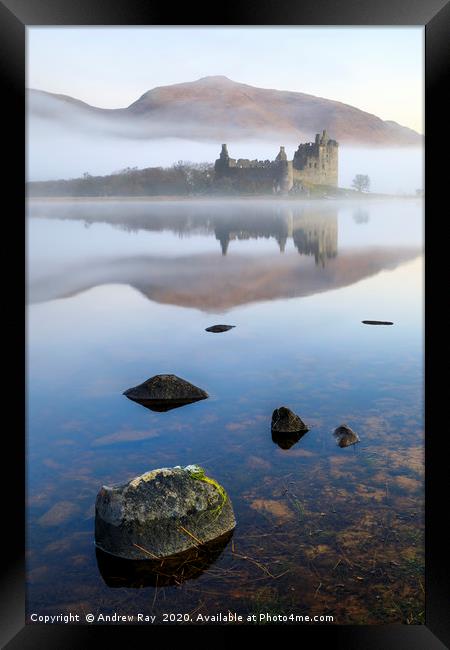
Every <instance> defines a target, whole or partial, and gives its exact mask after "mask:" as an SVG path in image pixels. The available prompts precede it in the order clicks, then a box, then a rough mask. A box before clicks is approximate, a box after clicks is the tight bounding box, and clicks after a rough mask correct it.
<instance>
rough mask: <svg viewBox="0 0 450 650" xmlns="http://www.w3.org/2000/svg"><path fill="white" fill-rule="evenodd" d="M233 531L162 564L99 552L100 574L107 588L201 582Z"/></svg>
mask: <svg viewBox="0 0 450 650" xmlns="http://www.w3.org/2000/svg"><path fill="white" fill-rule="evenodd" d="M232 536H233V531H230V532H228V533H225V535H221V536H220V537H218V538H217V539H215V540H214V541H212V542H208V543H207V544H203V545H202V546H198V547H197V548H191V549H189V550H187V551H183V552H182V553H178V554H177V555H171V556H169V557H167V558H165V559H163V560H152V559H151V558H149V557H148V558H147V559H146V560H124V559H123V558H120V557H114V556H113V555H110V554H109V553H105V552H104V551H101V550H100V549H99V548H96V551H95V555H96V558H97V566H98V569H99V571H100V574H101V576H102V578H103V580H104V581H105V583H106V584H107V585H108V587H122V588H123V587H128V588H141V587H166V586H170V585H179V584H181V583H183V582H186V580H193V579H195V578H198V577H199V576H200V575H201V574H202V573H203V572H204V571H206V570H207V569H208V568H209V567H210V566H211V564H213V563H214V562H215V561H216V560H217V559H218V558H219V556H220V555H221V553H222V552H223V551H224V549H225V547H226V546H227V544H228V542H229V541H230V539H231V538H232Z"/></svg>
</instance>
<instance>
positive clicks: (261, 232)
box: [27, 199, 424, 624]
mask: <svg viewBox="0 0 450 650" xmlns="http://www.w3.org/2000/svg"><path fill="white" fill-rule="evenodd" d="M27 234H28V237H27V249H28V250H27V254H28V291H27V294H28V306H27V309H28V334H27V336H28V355H27V356H28V395H27V412H28V433H27V461H28V465H27V512H28V525H27V529H28V530H27V613H28V620H30V618H29V617H30V615H31V614H32V613H37V614H39V615H55V614H66V613H69V612H71V613H73V614H79V615H80V617H81V621H80V622H81V623H84V622H85V619H84V615H85V614H87V613H93V614H94V615H96V614H100V613H103V614H113V613H114V612H117V613H119V614H131V615H136V614H137V613H139V612H141V613H144V614H148V615H149V614H153V615H156V616H157V617H158V620H159V622H161V620H162V618H161V617H162V614H163V613H191V615H192V617H194V618H195V617H197V616H198V614H203V615H211V614H217V613H219V612H222V613H224V614H226V613H227V612H228V611H229V610H230V611H231V612H236V613H238V614H243V615H247V614H259V613H261V612H262V613H265V612H267V613H269V614H272V615H273V614H285V615H289V614H294V615H297V614H300V615H332V616H334V624H378V623H388V622H401V623H415V624H417V623H423V622H424V481H423V475H424V429H423V204H422V202H421V201H420V200H406V199H405V200H389V201H388V200H386V201H381V200H371V201H369V200H367V201H365V202H363V201H362V202H361V203H357V202H355V201H351V202H350V201H349V202H342V203H340V202H333V201H315V202H306V201H301V202H295V201H288V200H286V201H283V200H277V201H271V200H260V201H255V200H245V201H239V200H233V201H229V202H220V201H206V200H205V201H173V202H171V201H161V202H158V201H145V200H142V201H140V200H135V201H126V200H120V201H113V200H104V201H102V200H98V201H80V200H78V201H71V200H49V201H45V200H35V201H30V202H29V204H28V225H27ZM362 320H382V321H393V323H394V325H392V326H370V325H364V324H362V323H361V321H362ZM217 323H226V324H231V325H235V326H236V327H235V328H234V329H232V330H230V331H228V332H225V333H221V334H213V333H209V332H206V331H205V328H206V327H208V326H210V325H214V324H217ZM165 373H167V374H176V375H178V376H180V377H183V378H184V379H186V380H188V381H190V382H191V383H193V384H195V385H197V386H199V387H200V388H202V389H204V390H206V391H207V392H208V393H209V395H210V397H209V399H206V400H203V401H200V402H197V403H195V404H190V405H187V406H184V407H182V408H178V409H175V410H171V411H168V412H165V413H156V412H152V411H149V410H148V409H146V408H144V407H143V406H141V405H139V404H137V403H134V402H132V401H130V400H128V399H127V398H126V397H124V396H123V395H122V393H123V391H124V390H126V389H127V388H129V387H130V386H135V385H137V384H140V383H141V382H143V381H144V380H146V379H147V378H149V377H151V376H153V375H156V374H165ZM279 406H287V407H289V408H291V409H292V410H293V411H295V412H296V413H297V414H298V415H299V416H300V417H301V418H302V419H303V420H304V421H305V422H306V423H307V424H308V425H309V427H310V431H309V432H308V433H307V434H306V435H304V436H303V437H302V438H301V439H300V440H299V441H298V442H297V443H296V444H294V445H293V446H291V447H290V448H289V449H283V448H282V447H280V446H279V445H278V444H277V443H276V441H273V440H272V436H271V429H270V423H271V415H272V412H273V410H274V409H275V408H277V407H279ZM342 423H346V424H348V425H349V426H350V427H351V428H352V429H353V430H354V431H356V432H357V433H358V434H359V437H360V439H361V442H360V443H358V444H356V445H354V446H351V447H348V448H340V447H338V446H337V444H336V440H335V438H334V436H333V431H334V429H335V428H336V427H337V426H339V425H340V424H342ZM191 463H197V464H200V465H202V466H203V467H204V468H205V470H206V472H207V474H208V475H210V476H212V477H213V478H214V479H216V480H217V481H218V482H219V483H221V484H222V485H223V486H224V487H225V489H226V490H227V492H228V494H229V496H230V498H231V500H232V503H233V507H234V511H235V515H236V519H237V527H236V529H235V531H234V534H233V537H232V539H231V540H229V541H228V543H227V544H226V545H225V546H224V547H223V548H220V549H218V550H217V551H216V552H215V553H214V554H213V555H211V557H209V559H207V560H205V561H204V562H202V563H200V564H199V565H198V566H196V567H194V569H195V570H194V571H191V572H190V573H189V571H187V573H186V576H185V577H184V578H183V579H178V580H177V581H176V582H174V583H173V584H170V581H169V582H168V584H164V585H163V586H161V585H158V584H154V580H152V575H151V574H148V575H147V574H146V570H145V567H144V565H143V569H142V571H140V572H139V575H138V576H137V577H136V575H129V574H128V573H127V572H125V571H122V569H121V567H114V566H113V567H110V566H108V565H107V563H106V564H105V562H104V558H103V560H102V558H101V557H98V556H97V555H96V551H95V547H94V503H95V497H96V494H97V492H98V490H99V489H100V487H101V486H102V485H104V484H106V485H111V484H117V483H122V482H126V481H128V480H129V479H131V478H133V477H135V476H137V475H139V474H141V473H143V472H145V471H148V470H151V469H154V468H158V467H170V466H174V465H188V464H191Z"/></svg>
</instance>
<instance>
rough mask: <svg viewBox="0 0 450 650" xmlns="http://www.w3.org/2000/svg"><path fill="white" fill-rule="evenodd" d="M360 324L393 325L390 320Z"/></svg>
mask: <svg viewBox="0 0 450 650" xmlns="http://www.w3.org/2000/svg"><path fill="white" fill-rule="evenodd" d="M361 323H364V325H393V324H394V323H393V322H392V321H390V320H362V321H361Z"/></svg>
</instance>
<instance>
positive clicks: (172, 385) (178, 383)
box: [123, 375, 209, 411]
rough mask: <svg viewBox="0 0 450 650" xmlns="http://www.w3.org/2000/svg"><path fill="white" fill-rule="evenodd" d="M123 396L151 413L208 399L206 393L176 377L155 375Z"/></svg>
mask: <svg viewBox="0 0 450 650" xmlns="http://www.w3.org/2000/svg"><path fill="white" fill-rule="evenodd" d="M123 394H124V395H126V397H128V399H131V400H133V401H134V402H138V403H139V404H142V405H143V406H146V407H147V408H149V409H151V410H152V411H169V410H170V409H174V408H178V407H179V406H184V405H185V404H192V403H193V402H198V401H199V400H201V399H206V398H207V397H209V395H208V393H207V392H206V391H204V390H202V389H201V388H198V387H197V386H194V384H190V383H189V382H188V381H186V380H185V379H181V378H180V377H177V376H176V375H155V376H154V377H150V379H147V381H144V383H142V384H139V386H134V387H133V388H129V389H128V390H126V391H125V392H124V393H123Z"/></svg>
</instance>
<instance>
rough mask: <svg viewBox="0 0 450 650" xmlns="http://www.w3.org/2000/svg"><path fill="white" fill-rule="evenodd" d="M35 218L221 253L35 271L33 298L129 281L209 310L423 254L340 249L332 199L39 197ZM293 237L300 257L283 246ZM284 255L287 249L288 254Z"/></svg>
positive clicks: (292, 292) (307, 288) (323, 284)
mask: <svg viewBox="0 0 450 650" xmlns="http://www.w3.org/2000/svg"><path fill="white" fill-rule="evenodd" d="M29 213H30V216H31V217H46V218H56V219H58V220H65V219H67V220H79V221H82V222H83V223H84V224H85V225H86V226H90V225H92V224H96V223H105V224H109V225H111V226H113V227H114V228H120V229H123V230H126V231H132V232H145V231H150V232H161V231H169V232H172V233H174V234H176V235H178V237H179V238H185V237H194V236H196V235H197V236H198V235H203V236H209V237H215V239H217V240H218V242H219V244H220V251H217V254H214V253H213V252H204V251H199V252H193V253H190V252H189V253H188V252H187V251H186V252H185V254H183V248H184V246H183V241H179V243H178V244H177V247H176V249H177V255H176V256H168V255H167V254H165V252H164V251H158V250H156V247H155V251H154V252H152V254H148V255H143V254H142V253H139V254H135V255H131V256H130V255H127V256H125V255H120V256H119V255H114V256H113V255H112V256H110V257H107V258H105V257H104V256H103V257H100V256H99V257H98V258H97V257H91V258H87V259H86V258H85V257H83V256H82V255H80V260H79V261H75V262H72V263H71V264H70V265H68V264H66V265H64V267H63V265H61V268H60V269H58V272H57V273H56V272H55V270H53V272H51V273H47V274H41V275H40V276H38V274H31V277H33V278H34V279H33V280H32V281H31V283H30V286H29V299H30V301H31V302H42V301H45V300H51V299H55V298H62V297H67V296H70V295H73V294H76V293H79V292H81V291H85V290H87V289H90V288H93V287H95V286H97V285H101V284H110V283H119V284H129V285H131V286H133V287H134V288H136V289H137V290H139V291H140V292H141V293H142V294H143V295H145V296H146V297H147V298H149V299H150V300H153V301H156V302H159V303H166V304H173V305H178V306H183V307H194V308H197V309H200V310H203V311H213V312H218V311H224V310H227V309H229V308H231V307H233V306H236V305H242V304H246V303H250V302H255V301H262V300H276V299H279V298H288V297H300V296H306V295H311V294H314V293H318V292H323V291H328V290H330V289H335V288H339V287H343V286H347V285H349V284H353V283H354V282H357V281H359V280H361V279H363V278H366V277H369V276H371V275H373V274H375V273H378V272H379V271H381V270H383V269H386V268H393V267H395V266H397V265H398V264H401V263H403V262H406V261H408V260H410V259H412V258H414V257H416V256H417V255H419V254H420V252H421V251H420V249H419V248H418V247H413V246H409V247H404V246H401V247H400V246H396V245H390V246H376V247H374V246H367V247H361V248H358V249H356V248H351V249H347V250H341V251H339V254H338V214H337V208H336V207H335V206H333V205H330V206H328V205H327V206H323V204H321V205H320V207H319V208H316V207H311V206H308V207H304V206H298V205H293V206H291V205H283V204H276V203H272V202H267V203H264V202H260V203H255V202H250V201H249V202H247V203H246V202H236V203H234V202H228V203H225V202H224V203H217V202H216V203H213V202H207V201H205V202H198V203H190V202H181V201H180V202H178V203H177V202H167V203H163V202H162V203H157V202H139V201H136V202H120V201H114V202H110V201H103V202H102V201H97V202H95V201H86V202H85V201H83V202H77V201H70V202H66V201H54V202H53V201H48V202H41V201H32V202H30V204H29ZM261 238H265V239H274V240H276V242H277V243H278V248H279V251H280V253H281V254H280V253H278V254H277V253H276V252H275V251H273V252H272V251H267V249H264V250H260V249H258V247H255V249H254V250H252V251H251V253H249V252H248V248H246V249H244V251H245V252H244V251H243V252H240V251H239V249H237V250H236V251H234V252H233V255H232V256H229V255H227V253H228V252H229V246H230V242H233V241H235V240H250V239H261ZM289 240H292V242H293V245H294V247H295V249H296V250H297V252H298V254H296V253H295V252H294V251H293V250H291V251H286V244H287V242H288V241H289ZM285 251H286V252H285Z"/></svg>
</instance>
